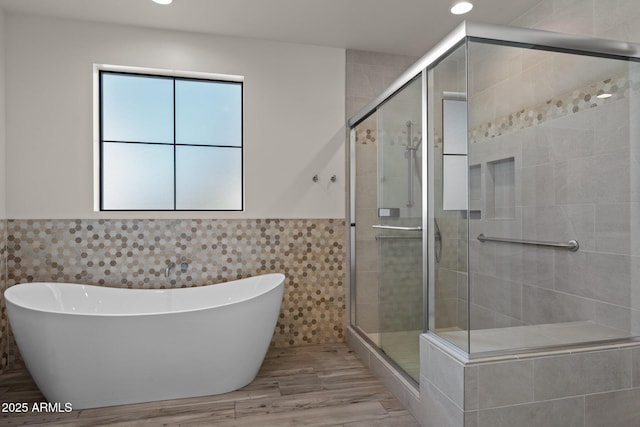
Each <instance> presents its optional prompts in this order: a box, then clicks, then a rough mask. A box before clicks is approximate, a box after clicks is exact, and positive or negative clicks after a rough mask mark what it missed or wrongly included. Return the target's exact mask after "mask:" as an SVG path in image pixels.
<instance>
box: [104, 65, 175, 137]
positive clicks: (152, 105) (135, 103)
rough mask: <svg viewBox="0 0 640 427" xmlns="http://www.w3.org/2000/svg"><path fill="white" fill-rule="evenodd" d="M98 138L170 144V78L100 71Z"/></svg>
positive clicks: (171, 128)
mask: <svg viewBox="0 0 640 427" xmlns="http://www.w3.org/2000/svg"><path fill="white" fill-rule="evenodd" d="M102 132H103V135H102V139H103V140H105V141H129V142H162V143H168V144H172V143H173V80H171V79H164V78H157V77H146V76H143V77H141V76H131V75H121V74H110V73H102Z"/></svg>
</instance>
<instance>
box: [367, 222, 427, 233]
mask: <svg viewBox="0 0 640 427" xmlns="http://www.w3.org/2000/svg"><path fill="white" fill-rule="evenodd" d="M371 227H373V228H377V229H378V230H397V231H422V227H401V226H398V225H382V224H378V225H372V226H371Z"/></svg>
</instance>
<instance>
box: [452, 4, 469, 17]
mask: <svg viewBox="0 0 640 427" xmlns="http://www.w3.org/2000/svg"><path fill="white" fill-rule="evenodd" d="M471 9H473V3H471V2H470V1H459V2H458V3H456V4H454V5H453V6H451V13H453V14H454V15H464V14H465V13H467V12H469V11H470V10H471Z"/></svg>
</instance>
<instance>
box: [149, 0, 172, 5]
mask: <svg viewBox="0 0 640 427" xmlns="http://www.w3.org/2000/svg"><path fill="white" fill-rule="evenodd" d="M172 1H173V0H153V2H154V3H158V4H171V2H172Z"/></svg>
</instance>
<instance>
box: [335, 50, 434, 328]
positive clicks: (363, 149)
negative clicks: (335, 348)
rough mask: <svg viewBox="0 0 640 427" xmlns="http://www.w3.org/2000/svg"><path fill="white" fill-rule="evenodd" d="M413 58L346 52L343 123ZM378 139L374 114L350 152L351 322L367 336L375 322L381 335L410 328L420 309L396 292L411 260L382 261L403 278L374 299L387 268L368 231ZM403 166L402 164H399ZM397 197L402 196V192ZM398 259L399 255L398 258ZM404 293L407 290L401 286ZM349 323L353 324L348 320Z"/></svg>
mask: <svg viewBox="0 0 640 427" xmlns="http://www.w3.org/2000/svg"><path fill="white" fill-rule="evenodd" d="M416 59H417V58H415V57H411V56H403V55H390V54H381V53H376V52H365V51H357V50H347V58H346V64H347V75H346V95H347V99H346V113H347V117H346V118H347V119H349V118H350V117H351V116H352V115H353V114H355V113H357V112H358V111H359V110H360V109H361V108H363V107H365V105H367V103H369V102H370V101H371V100H373V99H374V98H375V97H376V96H378V95H379V94H380V93H381V92H382V91H383V90H384V89H386V88H387V87H388V86H389V85H390V84H391V83H392V82H393V80H394V79H395V78H396V77H397V76H398V75H400V74H401V73H402V72H403V71H405V70H406V68H407V67H409V65H411V64H412V63H413V62H415V60H416ZM379 138H380V135H378V126H377V120H376V116H375V114H374V115H373V116H371V117H369V118H368V119H366V120H365V121H363V122H362V123H361V124H360V125H358V127H357V132H356V151H355V156H356V170H355V174H356V186H357V187H356V194H355V197H356V212H355V220H356V223H357V224H358V226H357V227H356V236H355V242H354V244H355V245H356V253H357V262H356V288H357V292H356V302H355V303H356V314H357V319H356V321H355V323H356V324H357V325H358V326H360V327H361V328H362V329H364V330H365V331H367V332H381V323H384V325H385V328H384V329H385V330H387V331H388V330H395V329H406V328H405V327H404V325H406V324H407V323H413V322H412V321H410V319H413V318H414V317H415V315H416V313H417V312H418V311H420V308H421V307H420V304H419V302H418V303H416V302H417V301H420V300H421V296H420V297H416V296H415V295H412V294H411V293H407V292H402V290H401V289H400V288H401V287H403V284H407V285H409V286H410V283H411V278H409V277H406V273H407V272H410V271H414V269H413V268H411V269H408V268H406V267H407V265H408V264H414V263H415V259H414V258H412V257H407V256H396V257H389V258H387V267H392V268H395V269H397V270H400V271H402V272H403V273H402V274H404V275H405V277H404V279H402V278H401V279H402V280H401V283H400V282H397V281H396V283H394V286H393V287H386V288H383V289H382V292H383V294H380V291H381V289H380V283H379V278H378V271H379V270H380V268H383V269H384V270H388V268H385V267H384V266H382V265H380V263H379V261H380V260H379V256H378V242H377V241H376V240H375V236H376V232H375V230H374V229H372V228H371V225H373V224H378V221H379V219H378V216H377V207H378V206H377V203H378V201H377V185H378V179H377V172H378V171H377V167H378V140H379ZM405 162H406V161H405ZM403 165H405V163H404V162H403ZM402 194H405V193H404V191H403V193H402ZM386 243H390V242H386ZM391 245H393V243H391ZM396 246H397V245H396ZM416 249H417V250H419V249H420V248H419V247H418V248H416ZM402 252H405V249H402ZM398 255H401V254H400V253H398ZM394 260H395V262H394ZM399 261H400V262H399ZM404 288H405V289H407V287H406V286H404ZM381 298H382V299H383V300H385V301H386V304H385V306H384V307H380V306H379V300H380V299H381ZM351 321H352V323H353V319H352V320H351Z"/></svg>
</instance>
